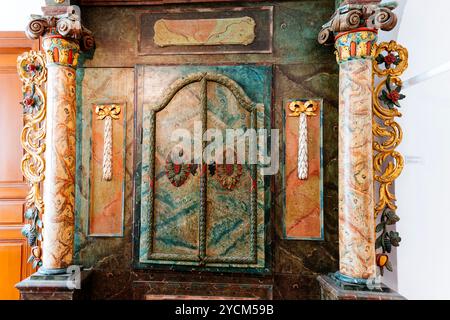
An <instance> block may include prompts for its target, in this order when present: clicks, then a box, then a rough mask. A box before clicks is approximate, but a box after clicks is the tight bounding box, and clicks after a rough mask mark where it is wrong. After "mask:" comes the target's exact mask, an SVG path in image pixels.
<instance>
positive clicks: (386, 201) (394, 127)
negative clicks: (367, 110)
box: [372, 41, 408, 218]
mask: <svg viewBox="0 0 450 320" xmlns="http://www.w3.org/2000/svg"><path fill="white" fill-rule="evenodd" d="M383 52H386V53H387V54H390V53H395V54H396V56H398V58H399V62H398V64H393V67H392V68H384V69H382V67H381V65H382V63H379V62H377V61H376V60H374V63H373V75H374V81H375V77H378V78H380V79H381V80H380V82H379V83H378V85H377V86H376V87H375V88H374V90H373V115H374V117H373V127H372V132H373V135H374V138H375V139H374V143H373V149H374V159H373V160H374V161H373V166H374V178H375V181H377V182H379V184H380V185H379V189H378V196H379V200H378V203H377V204H376V206H375V218H377V217H378V216H379V214H380V213H381V212H382V211H383V210H384V209H385V208H386V207H387V208H389V209H391V210H394V211H395V210H396V209H397V206H396V205H395V201H396V198H395V195H394V193H393V192H392V191H391V187H392V184H393V183H394V181H395V179H397V178H398V177H399V175H400V174H401V172H402V170H403V167H404V160H403V156H402V155H401V154H400V153H399V152H397V151H395V149H396V148H397V147H398V145H399V144H400V143H401V142H402V138H403V132H402V129H401V127H400V125H399V124H398V123H397V122H396V121H395V119H396V118H397V117H401V116H402V114H401V113H400V111H399V110H398V109H397V108H396V107H392V108H389V107H388V106H386V105H385V104H384V103H383V102H382V101H381V100H380V96H381V95H382V92H383V90H385V88H386V86H387V85H388V82H389V83H390V84H393V85H395V86H396V87H401V86H402V81H401V79H400V78H399V77H400V76H401V75H402V74H403V72H404V71H405V70H406V68H407V67H408V51H407V50H406V49H405V48H404V47H402V46H401V45H399V44H397V43H396V42H395V41H391V42H389V43H387V42H383V43H380V44H379V45H377V46H376V51H375V57H377V56H379V55H381V54H382V53H383ZM377 138H378V141H377Z"/></svg>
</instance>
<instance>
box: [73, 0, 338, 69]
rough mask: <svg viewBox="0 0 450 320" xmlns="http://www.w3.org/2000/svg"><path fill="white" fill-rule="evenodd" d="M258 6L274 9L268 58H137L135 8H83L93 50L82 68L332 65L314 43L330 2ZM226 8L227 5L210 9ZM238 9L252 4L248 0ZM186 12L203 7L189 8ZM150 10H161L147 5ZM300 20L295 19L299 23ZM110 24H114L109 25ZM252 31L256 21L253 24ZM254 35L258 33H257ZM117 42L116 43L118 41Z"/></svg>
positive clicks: (327, 53)
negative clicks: (272, 32)
mask: <svg viewBox="0 0 450 320" xmlns="http://www.w3.org/2000/svg"><path fill="white" fill-rule="evenodd" d="M264 5H273V6H274V21H273V26H274V34H273V54H224V55H204V54H202V55H170V56H166V55H147V56H140V55H139V54H138V46H137V43H138V36H139V30H138V23H137V14H138V12H139V11H142V10H141V9H140V8H136V7H86V9H85V10H82V12H83V23H84V24H86V27H88V28H89V29H90V30H93V31H94V33H95V39H96V51H95V55H94V57H93V60H89V61H86V64H85V65H86V66H96V67H97V66H108V67H109V66H120V67H124V66H127V67H132V66H134V65H135V64H161V63H162V64H192V63H194V64H195V63H196V64H217V63H252V62H267V63H277V64H284V63H296V62H297V63H298V62H303V63H323V62H330V64H331V63H335V58H334V56H333V54H330V49H329V48H325V47H323V46H320V45H319V44H318V43H317V33H318V30H320V28H321V25H322V24H323V22H324V21H327V20H328V19H329V18H330V15H331V13H332V12H334V1H333V0H318V1H277V2H266V3H264ZM224 6H225V7H227V6H229V5H227V4H221V5H211V7H221V8H223V7H224ZM239 6H255V4H254V3H252V2H251V1H249V2H240V3H239ZM186 8H204V5H190V6H186ZM151 9H152V10H162V9H167V7H163V6H161V7H157V6H155V7H153V6H152V8H151ZM299 17H301V19H299ZM111 21H114V23H110V22H111ZM256 24H257V27H258V21H256ZM257 36H258V35H257ZM118 39H120V41H118Z"/></svg>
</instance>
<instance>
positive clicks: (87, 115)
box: [74, 68, 134, 268]
mask: <svg viewBox="0 0 450 320" xmlns="http://www.w3.org/2000/svg"><path fill="white" fill-rule="evenodd" d="M77 73H78V75H77V81H78V92H77V105H78V106H77V178H76V223H75V252H74V259H75V263H77V264H82V265H83V266H85V267H91V266H94V267H96V268H102V265H103V263H108V261H109V260H110V259H113V260H114V261H115V263H116V268H117V267H118V266H120V267H119V268H129V266H130V264H131V231H132V228H131V225H132V222H131V221H132V172H133V152H132V151H133V139H134V134H133V129H134V125H133V115H134V107H133V106H134V81H133V79H134V70H133V69H127V68H102V69H90V68H81V69H79V70H78V71H77ZM111 102H121V103H124V104H126V105H127V108H126V111H125V110H123V113H122V117H126V122H127V123H126V148H125V150H124V149H123V140H121V141H120V146H121V150H122V151H125V152H126V154H125V159H126V162H125V172H124V182H125V190H124V191H125V195H124V204H123V205H124V237H123V238H103V237H89V236H88V219H89V201H90V200H89V199H90V186H89V173H90V171H91V168H90V165H91V143H90V140H91V137H92V127H91V124H92V116H93V115H92V112H91V108H92V104H93V103H94V104H107V103H111ZM94 116H95V113H94ZM117 121H120V120H117ZM117 140H119V139H117ZM113 161H114V160H113ZM93 201H97V200H96V199H93ZM121 206H122V204H121V203H116V204H114V206H113V209H114V210H115V211H116V212H120V210H121Z"/></svg>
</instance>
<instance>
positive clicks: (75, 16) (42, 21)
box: [25, 6, 95, 51]
mask: <svg viewBox="0 0 450 320" xmlns="http://www.w3.org/2000/svg"><path fill="white" fill-rule="evenodd" d="M25 34H26V35H27V37H28V38H30V39H38V38H39V37H42V36H46V35H59V36H61V37H63V38H66V39H72V40H79V44H80V49H81V51H87V50H90V49H92V48H93V47H94V45H95V43H94V37H93V35H92V32H91V31H90V30H89V29H87V28H86V27H84V26H83V25H82V24H81V17H80V14H79V9H78V7H75V6H69V7H67V12H66V13H64V14H61V15H56V16H41V15H31V20H30V22H28V24H27V26H26V28H25Z"/></svg>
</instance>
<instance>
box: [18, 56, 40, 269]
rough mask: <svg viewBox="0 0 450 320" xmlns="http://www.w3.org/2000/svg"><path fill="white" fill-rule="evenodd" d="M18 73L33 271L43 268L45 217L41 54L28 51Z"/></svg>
mask: <svg viewBox="0 0 450 320" xmlns="http://www.w3.org/2000/svg"><path fill="white" fill-rule="evenodd" d="M17 72H18V75H19V78H20V80H21V81H22V83H23V84H22V93H23V97H24V98H23V101H22V105H23V107H24V127H23V129H22V133H21V144H22V147H23V149H24V151H25V152H24V156H23V157H22V161H21V169H22V173H23V175H24V177H25V179H26V180H27V181H28V183H29V184H30V190H29V192H28V195H27V197H26V207H27V211H26V213H25V218H27V219H28V220H30V223H29V224H26V225H25V227H24V228H23V229H22V233H23V234H24V235H25V236H26V237H27V238H28V243H29V245H30V246H32V250H31V256H30V258H29V259H28V261H29V262H31V261H33V267H34V268H36V267H37V266H39V265H40V264H41V252H42V250H41V249H40V242H41V241H42V238H41V233H40V230H41V229H42V221H41V217H42V214H43V213H44V202H43V199H42V192H41V183H42V182H43V181H44V171H45V159H44V152H45V147H46V146H45V134H46V113H47V110H46V95H45V92H44V86H45V82H46V81H47V68H46V65H45V57H44V55H43V54H42V53H41V52H36V51H29V52H25V53H23V54H22V55H21V56H19V57H18V58H17Z"/></svg>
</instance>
